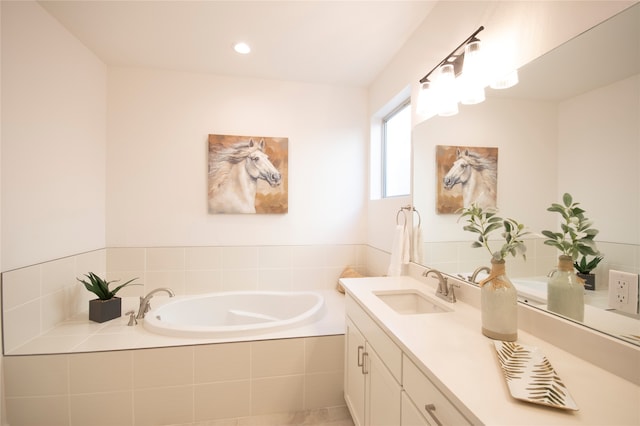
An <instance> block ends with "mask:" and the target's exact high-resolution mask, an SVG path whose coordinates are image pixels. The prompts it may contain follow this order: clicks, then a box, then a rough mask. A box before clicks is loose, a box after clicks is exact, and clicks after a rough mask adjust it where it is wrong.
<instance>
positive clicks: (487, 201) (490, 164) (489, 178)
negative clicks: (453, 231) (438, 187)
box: [443, 148, 498, 209]
mask: <svg viewBox="0 0 640 426" xmlns="http://www.w3.org/2000/svg"><path fill="white" fill-rule="evenodd" d="M456 157H457V159H456V161H454V162H453V165H452V166H451V169H450V170H449V172H448V173H447V174H446V176H445V177H444V179H443V185H444V188H445V189H451V188H453V187H454V186H455V185H457V184H460V185H461V186H462V204H463V206H464V207H469V206H470V205H471V204H473V203H475V204H476V205H478V206H479V207H482V208H485V209H486V208H496V186H497V180H498V179H497V177H498V171H497V165H496V161H495V159H493V158H487V157H483V156H481V155H480V154H478V153H477V152H473V151H469V150H468V149H465V150H464V151H460V148H458V149H457V150H456Z"/></svg>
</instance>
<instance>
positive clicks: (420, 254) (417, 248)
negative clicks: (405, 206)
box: [411, 226, 424, 265]
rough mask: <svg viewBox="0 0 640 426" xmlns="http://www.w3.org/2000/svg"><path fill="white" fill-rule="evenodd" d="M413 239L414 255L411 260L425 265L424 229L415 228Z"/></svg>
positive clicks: (412, 250)
mask: <svg viewBox="0 0 640 426" xmlns="http://www.w3.org/2000/svg"><path fill="white" fill-rule="evenodd" d="M412 237H413V238H412V239H411V242H412V246H413V247H412V248H411V253H413V257H412V259H411V260H413V261H414V262H415V263H419V264H421V265H424V241H423V240H422V228H420V227H419V226H415V227H414V228H413V235H412Z"/></svg>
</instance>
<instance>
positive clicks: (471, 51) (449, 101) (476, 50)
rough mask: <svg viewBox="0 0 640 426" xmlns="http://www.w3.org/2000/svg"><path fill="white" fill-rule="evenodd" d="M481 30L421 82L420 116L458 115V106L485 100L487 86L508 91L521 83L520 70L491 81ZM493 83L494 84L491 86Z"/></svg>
mask: <svg viewBox="0 0 640 426" xmlns="http://www.w3.org/2000/svg"><path fill="white" fill-rule="evenodd" d="M482 30H484V26H481V27H480V28H478V29H477V30H476V31H475V32H474V33H473V34H471V35H470V36H469V37H467V39H466V40H464V41H463V42H462V43H460V45H459V46H458V47H456V48H455V49H454V50H453V51H452V52H451V53H449V54H448V55H447V56H446V57H445V58H444V59H443V60H442V61H440V62H439V63H438V64H437V65H436V66H435V67H434V68H433V69H432V70H431V71H429V72H428V73H427V75H425V76H424V77H422V78H421V79H420V85H421V86H420V93H419V95H418V106H417V111H418V113H420V114H422V115H425V116H430V115H433V114H438V115H441V116H450V115H454V114H457V112H458V103H463V104H465V105H473V104H477V103H480V102H483V101H484V100H485V93H484V90H485V87H486V86H490V87H492V88H494V89H498V88H508V87H511V86H513V85H514V84H516V83H517V82H518V74H517V71H511V72H510V73H509V74H507V76H506V77H504V78H501V79H498V80H496V81H491V80H492V78H491V76H490V73H491V71H490V69H489V65H490V64H489V63H488V62H490V61H488V59H486V58H485V55H484V53H483V48H482V46H481V42H480V39H478V38H477V35H478V34H479V33H480V31H482ZM489 83H491V84H489Z"/></svg>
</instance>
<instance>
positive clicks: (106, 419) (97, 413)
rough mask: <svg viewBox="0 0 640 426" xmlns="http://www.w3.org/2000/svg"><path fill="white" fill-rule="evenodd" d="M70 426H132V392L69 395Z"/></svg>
mask: <svg viewBox="0 0 640 426" xmlns="http://www.w3.org/2000/svg"><path fill="white" fill-rule="evenodd" d="M69 409H70V419H71V421H70V423H69V424H70V425H82V426H114V425H118V426H133V424H134V423H133V391H132V390H129V391H122V392H101V393H95V394H83V395H71V397H70V401H69Z"/></svg>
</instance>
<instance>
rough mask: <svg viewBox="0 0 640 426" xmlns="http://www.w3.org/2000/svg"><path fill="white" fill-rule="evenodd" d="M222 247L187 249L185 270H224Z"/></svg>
mask: <svg viewBox="0 0 640 426" xmlns="http://www.w3.org/2000/svg"><path fill="white" fill-rule="evenodd" d="M223 250H224V249H223V248H222V247H187V248H186V249H185V268H186V269H187V270H201V269H202V270H212V269H220V268H222V252H223Z"/></svg>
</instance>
